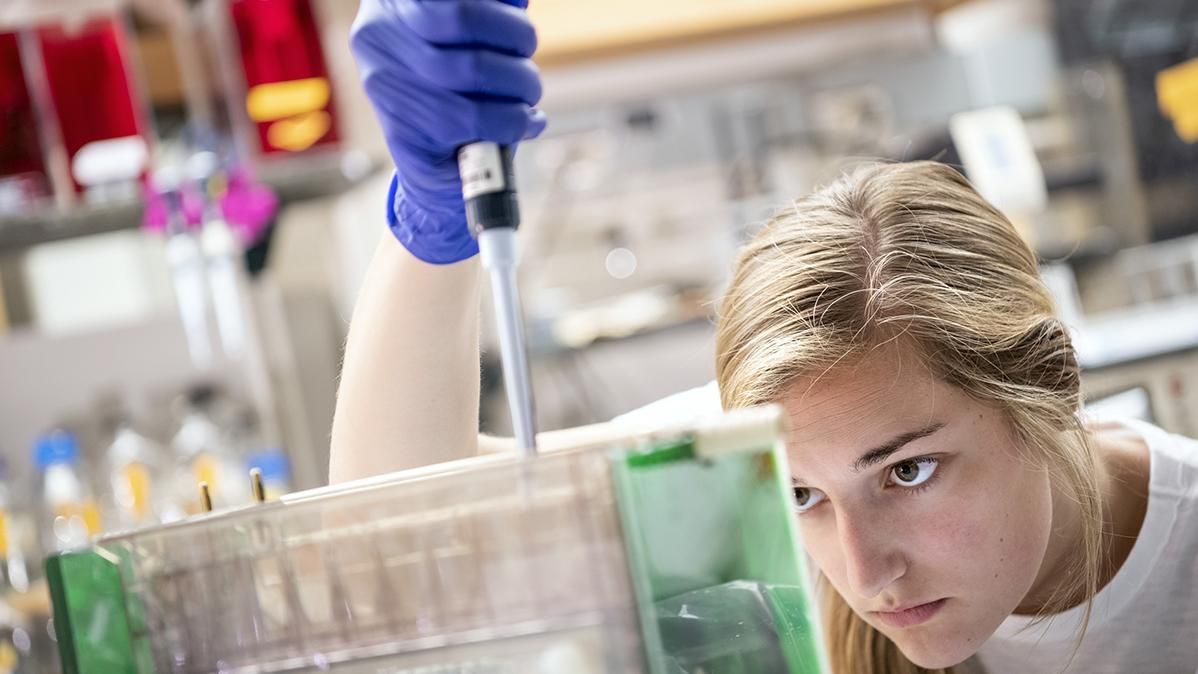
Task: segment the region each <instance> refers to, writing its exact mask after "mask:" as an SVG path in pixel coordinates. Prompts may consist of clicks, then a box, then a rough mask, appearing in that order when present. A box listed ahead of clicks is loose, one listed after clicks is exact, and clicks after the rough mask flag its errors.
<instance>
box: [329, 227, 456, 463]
mask: <svg viewBox="0 0 1198 674" xmlns="http://www.w3.org/2000/svg"><path fill="white" fill-rule="evenodd" d="M478 329H479V264H478V261H477V258H476V259H471V260H466V261H464V262H458V263H455V264H451V265H430V264H426V263H424V262H421V261H420V260H417V259H416V258H415V257H413V256H412V255H411V254H410V253H408V251H407V250H405V249H404V248H403V246H401V245H400V244H399V243H398V242H396V241H395V240H394V239H393V238H392V237H390V236H387V237H384V238H383V241H382V243H381V244H380V245H379V249H378V250H377V251H376V252H375V257H374V259H373V260H372V261H371V263H370V269H369V270H368V271H367V274H366V280H365V283H364V284H363V287H362V292H361V294H360V295H359V296H358V302H357V305H356V307H355V308H354V315H353V320H352V322H351V324H350V330H349V340H348V343H347V345H346V350H345V362H344V364H343V366H342V374H341V386H340V390H339V392H338V396H337V410H336V415H335V417H334V419H333V435H332V449H331V455H330V460H329V480H330V482H344V481H346V480H353V479H357V478H361V477H367V476H370V475H377V474H380V473H385V472H391V471H395V470H402V469H404V468H412V467H415V466H422V465H427V464H431V463H438V462H442V461H448V460H451V459H457V458H462V457H466V456H472V455H474V454H475V453H477V451H478V394H479V358H478Z"/></svg>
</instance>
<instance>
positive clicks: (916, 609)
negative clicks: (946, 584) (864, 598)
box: [873, 599, 948, 627]
mask: <svg viewBox="0 0 1198 674" xmlns="http://www.w3.org/2000/svg"><path fill="white" fill-rule="evenodd" d="M946 601H948V600H947V599H937V600H936V601H930V602H928V603H926V604H919V605H918V606H912V607H911V608H908V609H903V610H901V611H874V612H873V613H874V615H876V616H878V619H879V620H881V621H882V622H884V623H886V624H887V625H890V626H892V627H912V626H914V625H918V624H920V623H924V622H927V621H929V620H931V619H932V616H934V615H936V614H937V613H939V612H940V609H941V608H943V607H944V602H946Z"/></svg>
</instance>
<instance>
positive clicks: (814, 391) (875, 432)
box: [780, 349, 985, 465]
mask: <svg viewBox="0 0 1198 674" xmlns="http://www.w3.org/2000/svg"><path fill="white" fill-rule="evenodd" d="M780 402H781V404H782V405H783V407H784V408H785V409H786V412H787V416H788V417H789V426H790V430H789V433H788V443H787V444H788V449H789V450H790V452H791V455H792V457H793V458H794V459H798V460H800V461H801V460H803V459H804V458H805V457H806V456H807V455H808V454H809V453H810V454H818V455H819V456H820V460H821V461H822V460H823V459H826V458H831V457H829V454H832V455H834V457H835V458H837V459H842V458H844V457H847V456H849V455H853V456H856V454H859V453H861V452H862V451H866V450H868V449H869V448H872V447H877V446H879V445H881V444H885V443H886V442H889V441H891V440H892V439H893V438H895V437H899V436H902V435H905V434H911V433H914V432H916V431H919V430H921V429H926V428H928V427H929V426H933V425H935V424H941V425H943V424H946V423H947V422H948V421H949V420H950V419H954V418H958V417H960V416H963V415H968V414H981V413H984V411H985V407H984V406H982V405H981V404H980V403H978V402H977V401H975V400H974V399H972V398H970V397H969V396H968V395H966V394H965V393H964V392H963V391H960V390H959V389H957V388H956V387H954V386H952V385H950V384H947V383H945V382H943V381H941V380H940V379H939V378H937V377H935V376H934V375H933V374H932V373H931V372H930V371H929V370H928V368H927V367H926V366H924V365H923V364H922V363H921V362H920V361H919V360H917V359H916V358H914V357H912V356H911V355H910V353H903V352H900V351H898V350H897V349H896V350H891V351H882V350H878V351H876V352H873V353H871V354H868V355H866V356H865V357H863V358H860V359H859V360H857V361H854V362H852V363H847V364H843V365H841V366H838V367H835V368H832V369H830V370H828V371H827V372H825V373H820V374H818V375H812V376H805V377H799V378H797V379H796V380H795V381H794V382H793V383H792V385H791V386H790V387H789V388H788V390H787V393H786V395H785V396H784V398H783V400H781V401H780ZM850 463H851V462H850ZM846 465H847V464H846Z"/></svg>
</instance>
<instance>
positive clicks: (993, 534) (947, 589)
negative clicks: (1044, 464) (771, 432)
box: [783, 349, 1052, 668]
mask: <svg viewBox="0 0 1198 674" xmlns="http://www.w3.org/2000/svg"><path fill="white" fill-rule="evenodd" d="M783 404H784V406H785V407H786V410H787V412H788V414H789V416H790V421H791V428H792V431H791V434H790V437H789V441H788V456H789V464H790V470H791V474H792V476H793V479H794V485H795V507H796V509H797V510H799V529H800V531H801V533H802V536H803V541H804V545H805V547H806V548H807V551H808V553H809V554H810V555H811V557H812V559H814V561H815V563H816V564H817V565H818V566H819V568H820V570H821V571H822V572H823V573H824V575H825V576H827V578H828V580H829V581H831V583H832V585H833V586H834V587H835V588H836V589H837V590H838V591H839V592H840V594H841V596H843V597H844V599H845V600H846V601H847V602H848V603H849V605H850V606H851V607H852V608H853V610H854V611H856V612H857V614H858V615H860V616H861V617H862V618H864V619H865V620H866V622H868V623H869V624H870V625H872V626H874V627H875V628H877V629H878V630H880V631H881V632H882V633H883V634H885V635H886V636H887V637H889V638H890V639H891V640H892V641H894V642H895V644H896V645H898V647H899V649H901V650H902V652H903V653H904V654H905V655H906V656H907V657H908V658H909V659H910V660H911V661H912V662H914V663H915V664H917V665H920V666H923V667H929V668H936V667H947V666H951V665H955V664H958V663H960V662H961V661H963V660H965V659H966V658H968V657H969V656H971V655H973V654H974V653H975V652H976V651H977V650H978V648H979V647H980V646H981V645H982V643H983V642H985V641H986V639H987V638H988V637H989V636H990V635H991V634H992V633H993V632H994V630H995V629H996V628H997V627H998V625H999V623H1001V622H1002V621H1003V619H1004V618H1006V617H1007V616H1008V615H1010V614H1011V613H1012V612H1013V611H1014V610H1015V608H1016V607H1017V606H1018V605H1019V603H1020V600H1022V599H1023V598H1024V596H1025V595H1026V594H1027V593H1028V591H1029V589H1030V588H1031V587H1032V585H1033V582H1034V581H1035V580H1036V577H1037V572H1038V571H1039V570H1040V567H1041V562H1042V561H1043V560H1044V556H1045V550H1046V547H1047V545H1048V540H1049V532H1050V530H1051V522H1052V491H1051V488H1050V486H1049V480H1048V476H1047V475H1046V474H1045V472H1044V471H1043V470H1042V469H1038V468H1037V467H1036V466H1034V465H1032V464H1031V463H1030V462H1028V461H1027V460H1025V459H1023V458H1021V455H1020V452H1019V450H1018V447H1017V446H1016V441H1015V440H1014V439H1013V437H1012V435H1011V433H1010V431H1009V429H1008V426H1007V424H1006V422H1005V420H1004V418H1003V416H1002V415H1001V414H1000V413H999V412H998V411H997V410H994V409H992V408H989V407H987V406H985V405H983V404H980V403H978V402H977V401H975V400H973V399H972V398H970V397H968V396H967V395H965V394H964V393H962V392H961V391H959V390H957V389H956V388H954V387H952V386H950V385H948V384H946V383H943V382H941V381H938V380H936V379H935V378H933V377H932V376H931V375H930V373H928V372H927V371H925V370H924V369H923V368H922V367H921V366H920V365H919V363H918V361H917V360H916V359H915V358H914V357H913V356H911V355H910V354H909V353H904V352H903V351H901V350H898V349H890V350H886V349H879V350H877V351H875V352H873V353H872V354H870V355H869V356H867V357H866V358H864V359H863V360H861V361H859V362H857V363H855V364H853V365H845V366H841V367H838V368H836V369H833V370H831V371H830V372H828V373H827V374H825V375H823V376H821V377H812V378H803V379H800V380H799V381H797V382H796V383H795V384H794V386H793V387H792V388H791V389H790V390H789V391H788V394H787V397H786V399H785V400H784V401H783Z"/></svg>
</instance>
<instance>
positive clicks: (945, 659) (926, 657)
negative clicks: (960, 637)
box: [895, 639, 977, 669]
mask: <svg viewBox="0 0 1198 674" xmlns="http://www.w3.org/2000/svg"><path fill="white" fill-rule="evenodd" d="M895 645H897V646H898V648H899V650H900V651H902V652H903V655H904V656H906V657H907V659H908V660H910V661H911V662H912V663H914V664H916V665H919V666H920V667H923V668H924V669H945V668H948V667H954V666H956V665H959V664H961V663H962V662H965V661H966V660H968V659H969V658H970V657H972V656H973V654H974V653H975V652H976V651H977V649H976V648H970V647H968V646H965V645H963V644H962V645H957V644H951V643H946V642H945V640H943V639H941V640H938V641H936V642H924V641H922V640H910V641H907V640H902V641H900V640H896V641H895Z"/></svg>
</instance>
